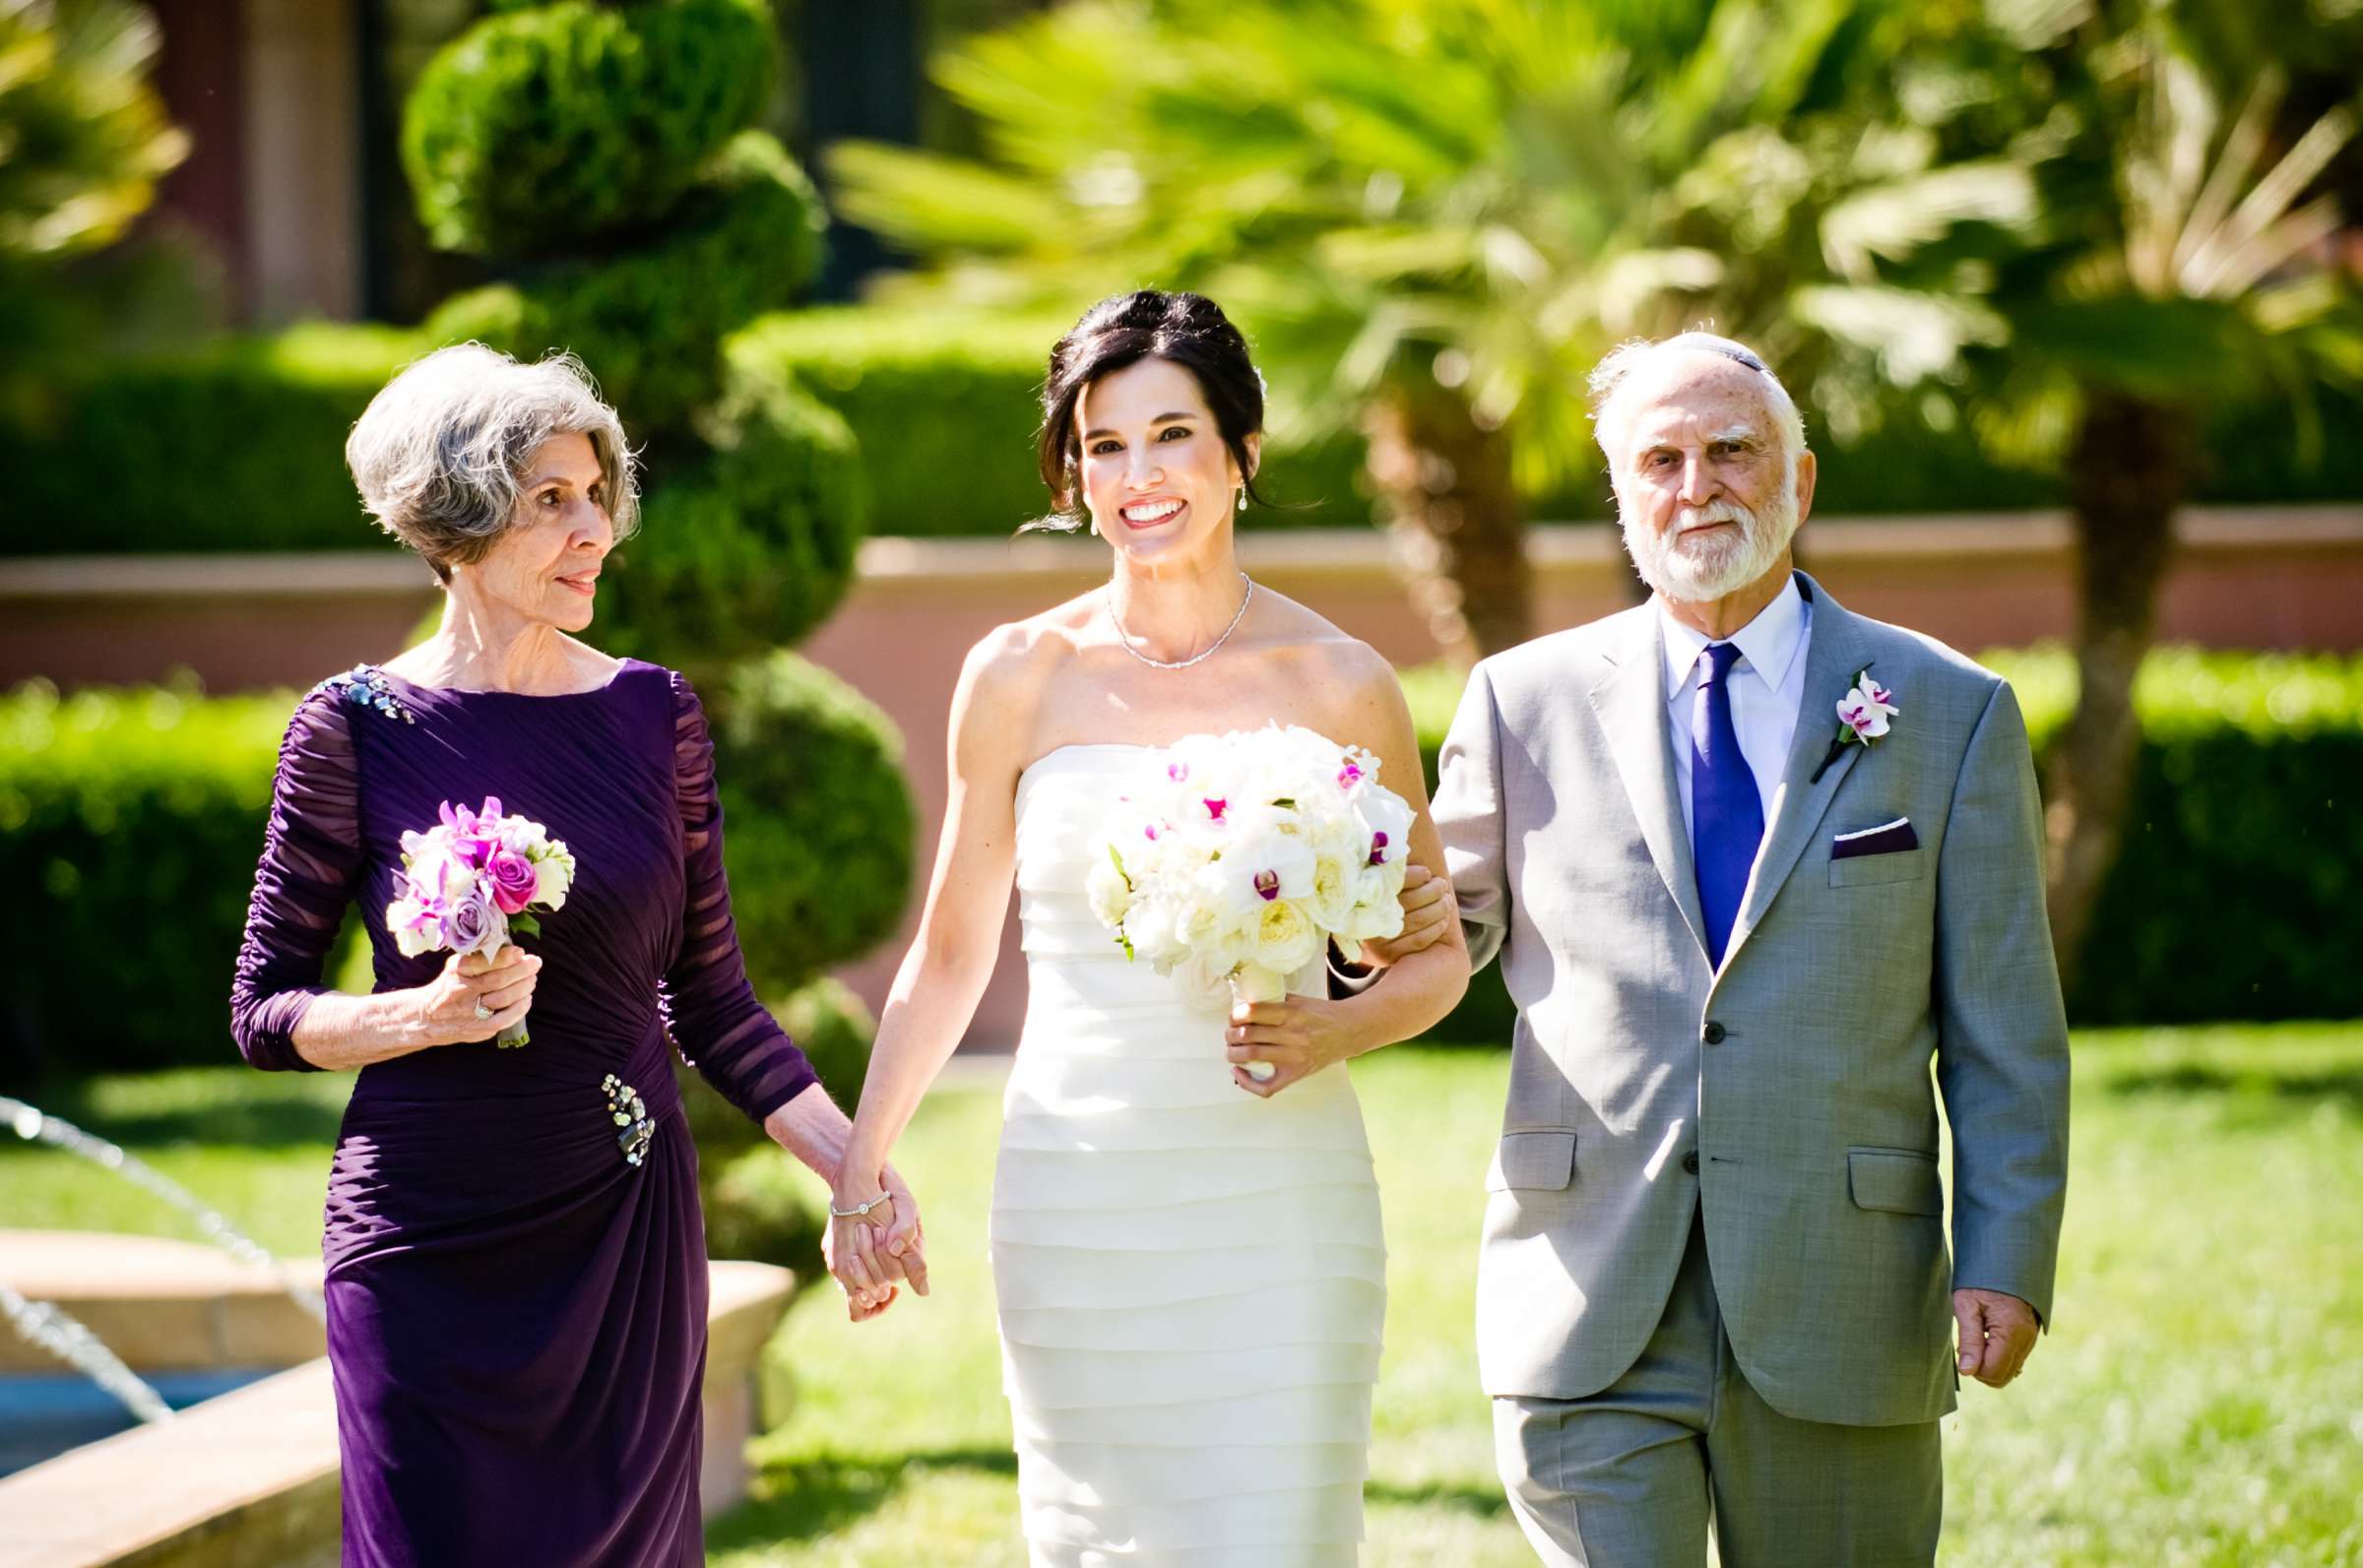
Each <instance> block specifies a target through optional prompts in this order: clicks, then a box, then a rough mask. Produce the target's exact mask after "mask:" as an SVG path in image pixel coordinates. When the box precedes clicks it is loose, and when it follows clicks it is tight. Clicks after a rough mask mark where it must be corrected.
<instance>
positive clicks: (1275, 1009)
mask: <svg viewBox="0 0 2363 1568" xmlns="http://www.w3.org/2000/svg"><path fill="white" fill-rule="evenodd" d="M1439 880H1440V879H1439ZM1223 1038H1224V1040H1225V1042H1226V1043H1227V1044H1228V1046H1229V1050H1228V1052H1227V1054H1228V1055H1229V1056H1230V1058H1231V1081H1232V1082H1233V1083H1235V1084H1237V1085H1238V1086H1239V1087H1240V1088H1242V1089H1244V1090H1245V1091H1246V1092H1247V1093H1248V1094H1250V1095H1254V1096H1256V1097H1257V1098H1262V1099H1269V1098H1272V1097H1273V1096H1274V1095H1277V1094H1278V1093H1280V1091H1282V1090H1283V1089H1286V1088H1287V1087H1288V1086H1289V1085H1291V1084H1294V1083H1297V1082H1299V1081H1300V1080H1303V1079H1307V1078H1310V1077H1311V1076H1312V1075H1313V1074H1314V1073H1317V1072H1319V1071H1320V1070H1321V1069H1322V1068H1324V1067H1327V1066H1329V1065H1330V1064H1331V1063H1333V1062H1342V1061H1344V1060H1346V1059H1347V1058H1348V1057H1350V1056H1359V1055H1361V1054H1362V1052H1363V1050H1364V1049H1365V1047H1364V1045H1363V1042H1362V1041H1361V1040H1360V1039H1358V1038H1357V1037H1356V1036H1355V1035H1354V1034H1353V1032H1352V1031H1351V1030H1349V1029H1348V1028H1347V1026H1346V1014H1345V1012H1344V1011H1343V1010H1342V1008H1341V1007H1340V1006H1339V1004H1338V1003H1336V1002H1330V1001H1324V1000H1322V999H1320V998H1318V997H1312V996H1292V997H1290V998H1288V1000H1286V1001H1284V1002H1235V1003H1233V1004H1232V1007H1231V1027H1230V1029H1229V1030H1228V1031H1227V1032H1225V1034H1224V1035H1223ZM1249 1062H1269V1063H1271V1065H1272V1067H1273V1068H1274V1069H1275V1071H1274V1072H1273V1074H1272V1076H1271V1077H1269V1078H1256V1077H1255V1076H1253V1075H1252V1074H1250V1073H1249V1072H1248V1071H1247V1063H1249Z"/></svg>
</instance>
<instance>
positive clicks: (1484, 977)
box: [1403, 646, 2363, 1042]
mask: <svg viewBox="0 0 2363 1568" xmlns="http://www.w3.org/2000/svg"><path fill="white" fill-rule="evenodd" d="M1982 658H1983V661H1984V662H1985V663H1986V664H1987V665H1988V666H1989V667H1991V668H1993V669H1995V670H1996V671H1998V672H1999V673H2001V674H2002V675H2003V676H2005V677H2006V678H2008V679H2009V680H2010V682H2011V685H2012V689H2013V690H2014V691H2015V692H2016V693H2017V696H2018V700H2019V706H2020V708H2021V710H2022V711H2023V712H2024V714H2025V716H2026V722H2027V730H2028V736H2029V739H2030V740H2031V741H2032V742H2033V745H2034V749H2035V755H2036V759H2037V763H2038V766H2040V765H2041V763H2042V762H2043V761H2044V759H2045V758H2046V756H2047V755H2048V753H2049V752H2050V751H2051V749H2052V748H2053V747H2054V746H2055V745H2056V743H2057V741H2058V738H2059V736H2060V734H2061V732H2062V730H2063V729H2064V728H2065V727H2066V724H2067V722H2068V718H2069V715H2070V714H2071V712H2072V711H2073V710H2074V708H2075V705H2076V660H2075V659H2074V658H2073V657H2072V656H2071V655H2070V654H2069V653H2068V652H2067V651H2066V650H2065V649H2062V648H2059V647H2056V646H2048V647H2042V648H2036V649H2031V650H2022V651H2002V652H1994V653H1989V654H1986V655H1984V656H1982ZM1461 684H1462V682H1461V678H1460V676H1459V674H1458V672H1456V671H1453V670H1450V669H1448V668H1445V667H1443V666H1440V665H1430V666H1426V667H1423V668H1421V669H1416V670H1412V671H1408V672H1406V674H1405V675H1404V678H1403V689H1404V695H1405V697H1406V698H1407V699H1408V700H1409V702H1410V704H1411V711H1412V720H1413V722H1414V725H1415V727H1416V728H1417V730H1418V732H1419V736H1420V749H1421V754H1422V759H1423V762H1424V764H1425V766H1426V768H1427V771H1428V777H1429V783H1430V787H1431V788H1433V787H1434V785H1435V780H1436V766H1437V751H1438V750H1439V748H1440V747H1441V746H1442V744H1443V739H1444V732H1445V730H1446V729H1447V728H1449V727H1450V724H1451V721H1452V711H1453V708H1454V707H1455V706H1456V705H1457V704H1458V702H1459V700H1460V691H1461ZM2135 701H2136V703H2137V704H2138V705H2139V710H2140V715H2141V725H2142V731H2143V738H2142V743H2141V753H2140V758H2139V764H2138V767H2137V772H2136V776H2135V778H2136V783H2135V788H2134V798H2133V804H2132V806H2131V808H2130V810H2129V812H2128V814H2127V828H2126V839H2125V848H2124V851H2123V853H2122V854H2121V855H2120V856H2119V857H2118V861H2117V864H2116V867H2115V869H2114V870H2112V871H2111V873H2110V875H2109V877H2108V879H2107V881H2106V883H2105V884H2104V886H2103V889H2102V892H2101V895H2100V900H2099V903H2098V906H2097V909H2096V912H2095V916H2094V923H2093V930H2094V932H2095V936H2094V938H2093V940H2094V944H2095V945H2094V948H2093V959H2094V961H2093V962H2092V963H2091V964H2089V965H2087V966H2086V967H2085V969H2084V972H2083V973H2082V975H2081V976H2080V978H2079V979H2078V981H2077V983H2076V986H2075V988H2074V989H2073V990H2072V992H2071V994H2070V995H2069V998H2068V1008H2069V1016H2070V1018H2071V1019H2073V1020H2074V1021H2076V1023H2078V1024H2130V1023H2151V1024H2176V1023H2193V1022H2201V1021H2204V1020H2211V1019H2251V1020H2260V1021H2263V1020H2273V1019H2291V1018H2351V1017H2355V1016H2357V1015H2363V966H2358V965H2357V964H2356V963H2355V962H2354V954H2356V953H2357V952H2359V951H2363V906H2359V905H2358V904H2357V903H2356V901H2355V898H2354V868H2355V867H2357V866H2363V790H2358V787H2357V784H2356V781H2357V780H2358V779H2363V656H2340V655H2332V654H2230V653H2218V652H2208V651H2203V650H2200V649H2193V648H2182V647H2177V648H2163V649H2159V650H2157V651H2156V652H2154V653H2152V654H2151V655H2150V657H2149V659H2147V660H2146V661H2145V662H2144V663H2143V665H2142V667H2141V674H2140V677H2139V680H2138V681H2137V682H2136V685H2135ZM1511 1013H1512V1009H1511V1008H1510V1005H1509V999H1508V996H1507V994H1506V993H1505V992H1504V991H1503V990H1502V989H1501V972H1500V970H1499V969H1498V968H1497V969H1491V970H1488V971H1487V972H1486V973H1484V974H1481V975H1479V976H1478V978H1477V980H1476V982H1475V983H1473V984H1472V985H1471V987H1470V991H1469V995H1468V998H1467V999H1466V1000H1465V1001H1463V1002H1462V1004H1461V1006H1460V1008H1459V1010H1458V1011H1456V1012H1455V1013H1454V1014H1453V1016H1452V1017H1451V1018H1450V1019H1448V1020H1446V1022H1445V1024H1444V1025H1443V1026H1442V1027H1441V1028H1440V1029H1439V1030H1438V1031H1437V1035H1438V1037H1441V1038H1449V1039H1454V1040H1460V1041H1468V1042H1477V1041H1485V1042H1491V1041H1496V1040H1500V1039H1502V1038H1505V1037H1506V1036H1507V1031H1508V1028H1509V1019H1510V1017H1511Z"/></svg>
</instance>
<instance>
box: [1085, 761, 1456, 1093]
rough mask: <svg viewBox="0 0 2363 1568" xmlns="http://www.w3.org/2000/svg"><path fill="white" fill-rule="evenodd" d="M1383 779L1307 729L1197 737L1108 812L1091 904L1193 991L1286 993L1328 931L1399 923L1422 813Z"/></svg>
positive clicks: (1202, 994)
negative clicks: (1406, 866)
mask: <svg viewBox="0 0 2363 1568" xmlns="http://www.w3.org/2000/svg"><path fill="white" fill-rule="evenodd" d="M1377 776H1378V760H1377V759H1376V758H1375V757H1373V756H1372V755H1371V754H1370V753H1369V752H1367V751H1363V750H1360V749H1359V748H1355V747H1348V746H1341V745H1339V744H1338V743H1337V742H1335V741H1332V740H1329V739H1327V738H1325V737H1324V736H1321V735H1318V734H1316V733H1314V732H1313V731H1311V730H1309V729H1305V728H1302V727H1298V726H1293V725H1292V726H1290V727H1288V728H1285V729H1284V728H1281V727H1280V726H1278V725H1267V726H1265V727H1264V728H1262V729H1257V730H1244V731H1233V732H1232V733H1229V734H1225V735H1189V736H1185V737H1183V738H1182V739H1181V740H1179V741H1176V742H1175V743H1174V744H1173V745H1171V746H1169V747H1167V748H1165V749H1164V750H1163V751H1160V752H1158V753H1157V754H1156V756H1155V757H1154V759H1153V760H1152V762H1151V763H1150V765H1149V767H1148V768H1147V769H1146V770H1144V773H1143V776H1142V777H1141V778H1140V779H1139V780H1138V781H1136V782H1134V783H1133V784H1131V785H1130V786H1129V787H1128V788H1127V789H1126V791H1125V792H1124V794H1123V795H1121V796H1120V797H1119V798H1118V802H1117V804H1116V806H1115V808H1114V809H1113V810H1112V811H1111V812H1110V814H1109V819H1108V821H1107V823H1106V824H1105V825H1104V827H1103V831H1102V836H1101V837H1102V842H1101V845H1100V849H1101V855H1100V859H1101V860H1104V861H1105V866H1104V867H1103V866H1102V865H1101V864H1100V863H1099V862H1098V861H1095V863H1094V865H1093V868H1092V869H1091V871H1090V872H1088V873H1087V886H1086V889H1085V892H1086V895H1087V897H1088V899H1089V901H1090V904H1091V909H1092V912H1093V913H1094V914H1095V915H1097V916H1098V917H1099V919H1100V920H1101V922H1102V923H1103V924H1105V925H1107V926H1108V927H1109V928H1110V930H1111V931H1113V932H1114V933H1115V936H1116V940H1117V941H1118V943H1119V944H1120V945H1121V946H1122V947H1123V948H1124V951H1125V953H1126V954H1127V955H1128V956H1129V957H1132V958H1134V959H1140V960H1146V961H1147V962H1149V963H1150V964H1152V965H1154V966H1155V967H1156V969H1157V972H1159V973H1160V974H1171V975H1173V976H1174V977H1175V983H1176V984H1177V986H1179V987H1180V988H1181V991H1182V993H1183V994H1184V995H1185V996H1187V997H1189V998H1190V999H1191V1000H1192V1001H1193V1002H1194V1003H1197V1004H1200V1005H1204V1006H1206V1007H1208V1008H1209V1009H1211V1008H1215V1007H1219V1006H1221V1005H1222V1003H1223V1002H1224V1000H1225V999H1226V998H1243V999H1247V1000H1255V1001H1277V1000H1279V999H1280V998H1281V997H1283V996H1285V995H1286V994H1287V981H1288V977H1289V976H1290V975H1292V974H1294V973H1296V972H1298V971H1300V970H1302V969H1304V968H1305V967H1306V966H1307V965H1309V964H1311V963H1312V962H1314V961H1315V960H1316V959H1317V958H1319V956H1320V954H1321V951H1322V948H1323V946H1324V945H1325V944H1326V943H1327V942H1329V941H1330V940H1332V939H1335V940H1337V941H1339V942H1341V943H1346V944H1349V945H1353V946H1359V945H1360V944H1361V943H1362V942H1363V941H1364V940H1366V939H1367V938H1370V937H1385V936H1392V935H1394V934H1395V933H1397V932H1398V931H1400V930H1401V929H1402V921H1403V914H1402V909H1401V907H1400V906H1399V905H1398V904H1397V903H1396V895H1397V894H1398V893H1400V891H1401V890H1402V886H1403V854H1404V849H1405V847H1406V845H1407V841H1408V840H1409V837H1410V833H1411V824H1412V810H1411V807H1410V805H1409V804H1408V803H1407V802H1405V801H1404V800H1403V798H1402V797H1401V796H1399V795H1397V794H1395V793H1394V792H1393V791H1392V790H1389V789H1386V788H1384V787H1382V786H1381V785H1380V784H1378V782H1377ZM1256 1066H1257V1067H1259V1068H1262V1069H1263V1070H1262V1071H1260V1072H1256V1073H1255V1076H1256V1077H1258V1078H1264V1077H1269V1076H1270V1069H1269V1067H1268V1066H1266V1065H1265V1064H1262V1063H1258V1064H1256ZM1250 1071H1253V1069H1250Z"/></svg>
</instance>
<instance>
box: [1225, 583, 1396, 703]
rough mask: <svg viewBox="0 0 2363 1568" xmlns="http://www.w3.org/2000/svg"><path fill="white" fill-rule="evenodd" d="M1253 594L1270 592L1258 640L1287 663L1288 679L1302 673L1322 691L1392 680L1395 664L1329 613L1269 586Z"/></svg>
mask: <svg viewBox="0 0 2363 1568" xmlns="http://www.w3.org/2000/svg"><path fill="white" fill-rule="evenodd" d="M1267 596H1268V600H1269V606H1270V613H1269V618H1268V619H1267V620H1266V621H1265V623H1264V627H1263V637H1262V639H1261V640H1262V641H1263V643H1264V645H1265V646H1266V647H1267V648H1268V649H1270V650H1271V652H1272V655H1273V657H1274V658H1275V659H1279V660H1281V661H1283V662H1284V663H1286V664H1287V665H1288V666H1289V673H1290V677H1291V679H1295V678H1298V677H1302V678H1304V679H1306V680H1308V681H1311V682H1315V683H1317V684H1318V686H1319V688H1320V689H1322V690H1325V691H1340V692H1348V691H1350V692H1355V693H1367V692H1369V691H1371V690H1373V689H1379V688H1387V687H1391V686H1392V685H1393V684H1394V679H1395V671H1394V666H1393V665H1391V664H1389V663H1388V662H1387V661H1386V658H1385V656H1384V655H1382V654H1380V653H1379V652H1378V650H1376V649H1375V648H1373V647H1372V646H1371V645H1370V644H1368V643H1366V642H1364V641H1363V640H1362V639H1361V638H1359V637H1356V636H1354V635H1353V634H1351V633H1349V632H1347V631H1346V630H1344V629H1343V628H1342V627H1340V626H1338V625H1337V623H1336V622H1334V621H1332V620H1330V619H1329V618H1328V617H1327V616H1325V615H1322V614H1320V613H1318V612H1317V611H1315V610H1313V609H1311V608H1309V607H1308V606H1307V605H1304V604H1301V603H1299V602H1298V601H1297V600H1295V599H1293V598H1290V597H1289V596H1287V595H1285V594H1280V593H1276V592H1273V591H1272V590H1270V589H1264V590H1261V591H1260V592H1259V593H1258V594H1257V597H1258V598H1259V599H1262V598H1266V597H1267Z"/></svg>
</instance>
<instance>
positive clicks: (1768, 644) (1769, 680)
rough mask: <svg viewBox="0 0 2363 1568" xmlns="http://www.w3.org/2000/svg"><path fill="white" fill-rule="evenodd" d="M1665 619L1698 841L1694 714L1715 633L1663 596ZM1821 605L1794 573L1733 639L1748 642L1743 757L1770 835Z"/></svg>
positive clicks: (1739, 667)
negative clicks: (1680, 615) (1693, 624)
mask: <svg viewBox="0 0 2363 1568" xmlns="http://www.w3.org/2000/svg"><path fill="white" fill-rule="evenodd" d="M1652 602H1653V603H1655V604H1656V605H1657V619H1658V624H1659V625H1660V626H1661V627H1663V628H1664V630H1665V646H1666V710H1667V718H1668V719H1669V720H1670V721H1671V722H1670V724H1669V725H1668V729H1669V735H1668V738H1669V739H1671V740H1672V742H1673V745H1674V777H1675V780H1676V781H1677V782H1678V783H1679V784H1681V785H1682V820H1683V825H1684V826H1685V827H1687V828H1689V829H1690V831H1691V842H1692V844H1696V843H1697V842H1698V825H1697V820H1696V816H1695V814H1694V812H1693V810H1692V805H1691V720H1692V705H1693V704H1694V703H1696V701H1697V693H1698V681H1699V678H1700V677H1701V676H1702V675H1704V674H1705V673H1706V668H1707V665H1706V657H1705V656H1706V645H1707V641H1708V640H1707V639H1706V638H1705V637H1703V636H1701V635H1700V634H1699V633H1698V632H1696V631H1694V630H1692V628H1690V627H1688V626H1685V625H1684V624H1683V623H1682V622H1680V621H1678V620H1676V619H1675V618H1674V616H1673V615H1672V613H1671V612H1669V611H1668V610H1667V608H1666V606H1665V603H1664V601H1663V600H1652ZM1813 634H1814V610H1813V606H1812V605H1810V604H1808V603H1807V602H1806V601H1805V596H1804V595H1803V594H1800V593H1799V592H1797V580H1796V579H1795V578H1794V577H1792V578H1790V579H1789V581H1788V586H1787V587H1785V588H1783V589H1782V590H1781V591H1780V596H1779V597H1778V598H1776V599H1774V600H1773V601H1772V602H1771V603H1769V604H1767V605H1765V606H1764V607H1763V608H1762V609H1761V610H1759V611H1757V612H1756V619H1754V620H1752V621H1750V622H1749V623H1748V624H1747V625H1745V626H1743V627H1741V628H1740V629H1739V630H1738V631H1737V632H1734V633H1733V634H1732V635H1731V636H1730V637H1729V638H1728V639H1726V641H1729V642H1734V643H1737V644H1739V646H1740V657H1739V659H1738V661H1737V662H1735V663H1734V664H1733V665H1732V666H1731V721H1732V724H1733V726H1734V727H1735V728H1737V729H1738V730H1739V732H1740V755H1741V756H1743V757H1745V758H1747V759H1748V771H1749V772H1750V773H1752V774H1754V775H1756V798H1758V799H1759V800H1761V801H1762V802H1763V803H1764V836H1765V837H1766V838H1770V837H1771V833H1772V796H1773V794H1774V792H1775V791H1777V790H1778V789H1779V788H1780V781H1781V776H1782V775H1783V774H1785V773H1787V772H1788V767H1789V746H1790V743H1791V742H1792V741H1794V740H1795V739H1796V738H1797V709H1798V705H1799V704H1801V703H1802V702H1803V701H1804V700H1805V649H1806V644H1807V643H1808V642H1810V641H1812V639H1813Z"/></svg>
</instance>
